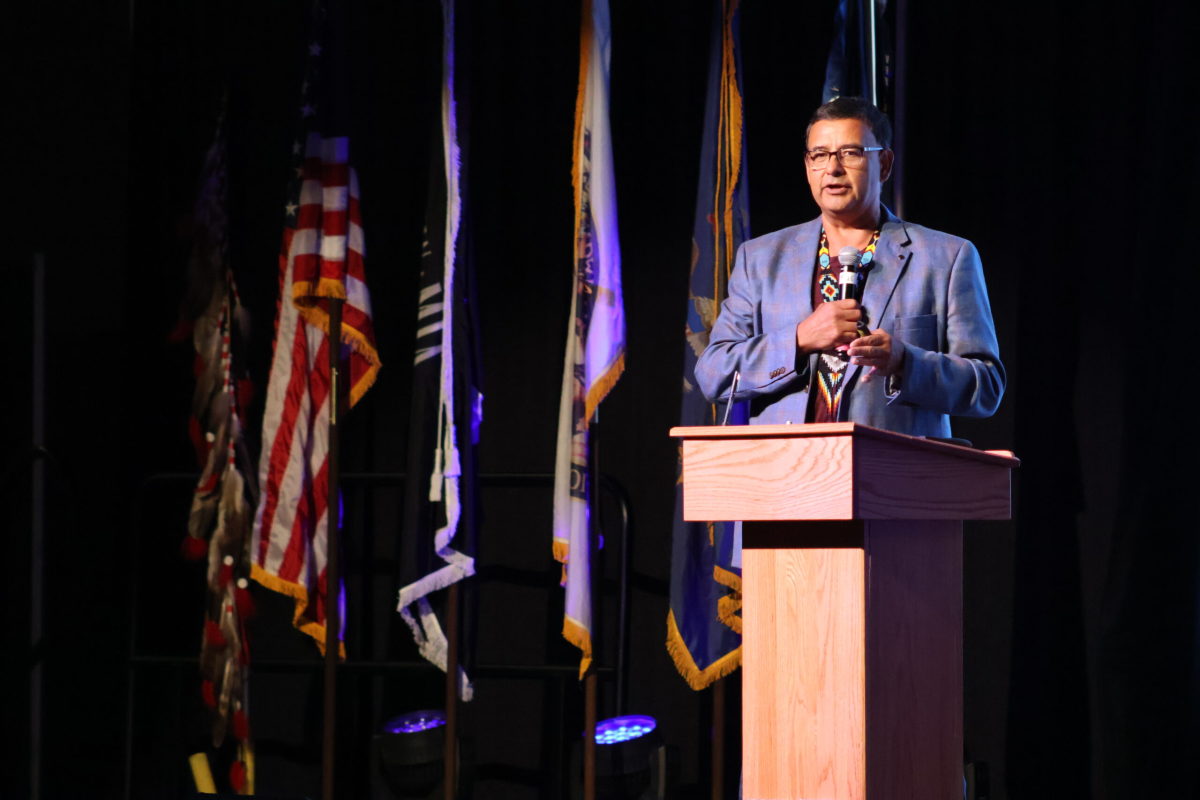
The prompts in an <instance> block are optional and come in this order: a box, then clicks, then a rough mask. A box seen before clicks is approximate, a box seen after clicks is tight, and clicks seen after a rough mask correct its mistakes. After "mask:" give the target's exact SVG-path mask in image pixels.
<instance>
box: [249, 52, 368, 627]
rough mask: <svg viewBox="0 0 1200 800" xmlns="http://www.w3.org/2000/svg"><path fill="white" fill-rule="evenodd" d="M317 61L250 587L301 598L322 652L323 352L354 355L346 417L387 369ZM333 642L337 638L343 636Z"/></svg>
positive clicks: (289, 242) (303, 617) (290, 207)
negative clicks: (328, 129) (335, 325)
mask: <svg viewBox="0 0 1200 800" xmlns="http://www.w3.org/2000/svg"><path fill="white" fill-rule="evenodd" d="M321 60H322V46H321V44H320V43H319V41H314V42H313V43H312V44H310V45H309V47H308V60H307V69H306V71H305V72H306V75H305V79H304V84H303V87H302V92H301V94H302V99H301V105H300V120H301V122H300V134H299V136H298V137H297V138H296V141H295V142H294V144H293V146H292V154H293V157H294V160H295V163H294V175H293V177H292V181H291V185H290V187H289V191H288V201H287V206H286V215H285V224H284V232H283V246H282V251H281V252H280V255H279V290H280V297H279V303H278V308H277V314H276V322H275V326H276V327H275V348H274V355H273V356H272V359H271V373H270V378H269V383H268V385H267V405H266V411H265V413H264V415H263V438H262V443H263V444H262V454H261V456H260V458H259V486H260V487H261V496H260V499H259V504H258V510H257V512H256V514H255V519H254V535H253V541H252V542H251V560H252V565H251V576H252V577H253V578H254V580H256V581H258V582H259V583H261V584H262V585H263V586H266V587H267V588H269V589H273V590H274V591H277V592H281V593H283V594H286V595H289V596H291V597H293V598H294V599H295V601H296V605H295V611H294V615H293V621H294V623H295V625H296V627H298V628H299V629H300V630H302V631H304V632H305V633H307V634H308V635H310V636H312V637H313V638H315V639H316V640H317V643H318V645H319V646H320V647H321V648H322V650H323V649H324V642H325V618H326V608H327V603H328V602H329V600H328V595H329V587H328V586H327V585H326V582H325V554H326V538H327V536H328V533H329V524H330V513H329V505H330V503H331V499H330V497H329V490H328V480H327V473H326V465H327V457H328V451H329V448H328V444H329V443H328V430H329V415H330V410H331V403H332V402H333V401H334V398H333V397H331V396H330V395H331V392H330V379H329V378H330V376H329V355H328V349H327V348H329V347H331V346H340V347H342V348H344V349H348V350H349V365H348V369H347V370H345V371H344V372H342V374H346V373H348V375H349V379H348V380H347V381H346V385H345V386H341V385H339V386H338V387H337V388H338V392H339V394H341V393H342V392H343V391H344V392H345V393H346V394H348V399H349V405H350V406H353V405H354V404H355V403H356V402H357V401H358V399H359V398H360V397H362V395H363V394H364V393H365V392H366V391H367V389H368V388H370V386H371V384H372V383H373V382H374V381H375V375H376V373H377V372H378V370H379V366H380V364H379V356H378V354H377V352H376V349H375V334H374V329H373V326H372V323H371V298H370V294H369V293H368V291H367V284H366V280H365V274H364V271H363V252H364V247H363V230H362V221H361V216H360V210H359V191H358V178H357V176H356V174H355V171H354V168H353V167H352V166H351V165H350V143H349V139H348V138H346V137H345V136H329V135H326V134H325V132H324V130H323V124H324V123H325V120H324V119H323V117H322V114H321V108H320V106H319V105H318V96H319V93H318V91H317V90H318V88H319V87H320V85H321V78H322V74H321ZM331 298H340V299H342V300H344V301H345V302H344V305H343V311H342V327H341V331H340V334H339V336H338V338H337V339H335V340H333V341H331V338H330V336H329V311H328V303H329V301H330V299H331ZM334 522H335V524H336V522H337V520H336V518H335V521H334ZM338 601H339V602H341V601H342V596H341V591H340V587H338ZM340 619H345V616H344V615H341V616H340ZM337 633H338V634H339V637H340V635H341V631H338V632H337Z"/></svg>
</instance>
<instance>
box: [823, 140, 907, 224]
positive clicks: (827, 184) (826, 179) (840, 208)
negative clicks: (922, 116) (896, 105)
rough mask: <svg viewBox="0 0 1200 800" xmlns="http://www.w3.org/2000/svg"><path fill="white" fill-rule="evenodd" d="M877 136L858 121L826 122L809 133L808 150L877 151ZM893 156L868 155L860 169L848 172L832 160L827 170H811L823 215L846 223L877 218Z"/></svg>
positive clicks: (837, 160) (883, 153) (839, 161)
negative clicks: (843, 148)
mask: <svg viewBox="0 0 1200 800" xmlns="http://www.w3.org/2000/svg"><path fill="white" fill-rule="evenodd" d="M878 145H879V143H878V142H877V141H875V135H874V134H872V133H871V129H870V128H869V127H868V126H867V125H866V124H865V123H863V122H862V121H860V120H857V119H823V120H818V121H817V122H815V123H813V126H812V129H811V130H809V132H808V146H807V149H808V150H827V151H829V152H835V151H837V150H838V149H839V148H842V147H877V146H878ZM892 158H893V156H892V152H891V151H890V150H883V151H878V152H873V153H867V154H866V157H865V158H864V160H863V163H862V164H861V165H859V166H858V167H857V168H847V167H846V166H845V165H844V164H842V162H841V159H840V158H834V157H831V158H830V159H829V161H828V162H827V164H826V166H825V168H824V169H819V170H814V169H811V168H809V167H808V162H807V160H806V161H805V169H806V171H807V172H808V187H809V189H811V190H812V196H813V200H816V201H817V205H818V206H820V208H821V212H822V214H824V215H826V216H829V217H832V218H834V219H837V220H840V221H842V222H845V223H854V222H856V221H858V220H860V219H861V218H863V217H873V216H874V215H875V214H876V213H877V212H878V211H879V193H880V190H881V188H882V186H883V182H884V181H885V180H887V177H888V174H889V173H890V172H891V169H892Z"/></svg>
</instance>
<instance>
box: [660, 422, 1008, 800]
mask: <svg viewBox="0 0 1200 800" xmlns="http://www.w3.org/2000/svg"><path fill="white" fill-rule="evenodd" d="M671 435H672V436H675V437H678V438H680V439H681V440H682V446H683V486H684V488H683V507H684V511H683V516H684V519H686V520H695V521H707V520H713V521H716V520H743V521H744V525H743V539H742V546H743V550H742V645H743V655H742V669H743V676H742V707H743V711H742V739H743V770H742V782H743V783H742V788H743V796H744V797H745V798H746V800H765V799H766V798H770V800H785V799H786V800H863V799H864V798H866V799H868V800H905V799H907V798H914V799H915V800H957V798H961V797H962V792H963V788H962V787H963V771H962V767H963V742H962V520H964V519H1008V518H1009V517H1010V492H1009V471H1010V470H1011V469H1012V468H1013V467H1015V466H1017V464H1018V463H1019V462H1018V461H1017V459H1016V458H1014V457H1013V455H1012V453H1009V452H1007V451H980V450H973V449H971V448H969V447H960V446H958V445H953V444H944V443H940V442H935V441H930V440H927V439H922V438H919V437H915V436H906V435H904V434H897V433H891V432H889V431H883V430H879V429H877V428H870V427H867V426H864V425H858V424H855V423H832V424H818V425H739V426H733V427H689V428H674V429H672V430H671Z"/></svg>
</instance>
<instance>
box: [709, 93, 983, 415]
mask: <svg viewBox="0 0 1200 800" xmlns="http://www.w3.org/2000/svg"><path fill="white" fill-rule="evenodd" d="M891 138H892V132H891V124H890V123H889V122H888V119H887V117H885V116H884V115H883V114H882V113H881V112H880V111H879V109H877V108H875V106H873V105H871V104H870V103H868V102H867V101H865V100H862V99H859V98H853V97H842V98H838V99H836V100H832V101H830V102H828V103H826V104H825V105H823V106H821V107H820V108H818V109H817V111H816V113H815V114H814V115H813V117H812V120H811V121H810V122H809V126H808V132H807V143H806V149H805V153H804V160H805V163H806V165H807V167H808V185H809V188H810V189H811V190H812V196H813V199H814V200H815V201H816V203H817V206H818V207H820V209H821V216H820V217H818V218H817V219H815V220H812V221H811V222H806V223H804V224H802V225H796V226H793V227H790V228H785V229H783V230H781V231H776V232H774V233H770V234H767V235H766V236H760V237H758V238H756V239H751V240H750V241H747V242H746V243H745V244H743V245H742V246H741V248H739V250H738V253H737V259H736V261H735V264H734V269H733V274H732V275H731V276H730V279H729V295H728V297H727V298H726V299H725V302H724V303H723V304H722V306H721V313H720V315H719V316H718V317H717V321H716V323H715V324H714V325H713V329H712V333H711V335H710V338H709V345H708V348H707V349H706V350H705V351H704V353H703V354H702V355H701V356H700V359H699V361H698V362H697V364H696V378H697V380H698V382H699V384H700V388H701V390H702V391H703V392H704V394H705V396H706V397H708V399H709V400H710V401H714V402H716V401H724V400H728V399H729V398H730V396H731V394H732V395H733V397H734V399H736V400H747V399H748V400H750V404H751V411H750V421H751V422H752V423H786V422H793V423H801V422H860V423H864V424H866V425H873V426H875V427H878V428H885V429H888V430H893V431H899V432H901V433H911V434H916V435H922V436H936V437H949V436H950V419H949V418H950V415H958V416H972V417H986V416H990V415H991V414H993V413H994V412H995V410H996V407H997V406H998V405H999V404H1000V398H1001V397H1002V396H1003V394H1004V382H1005V375H1004V365H1003V364H1001V363H1000V356H999V348H998V346H997V344H996V331H995V327H994V326H993V324H992V311H991V307H990V306H989V304H988V296H987V288H986V286H985V285H984V280H983V268H982V266H981V264H980V262H979V254H978V252H977V251H976V250H975V246H974V245H972V244H971V243H970V242H968V241H967V240H965V239H960V238H958V237H956V236H951V235H949V234H945V233H941V232H939V231H934V230H930V229H929V228H924V227H921V226H920V225H914V224H913V223H911V222H905V221H903V220H901V219H898V218H897V217H896V216H895V215H894V214H892V213H891V211H889V210H888V209H887V208H885V207H883V206H882V205H881V203H880V193H881V191H882V188H883V182H884V181H886V180H887V179H888V176H889V175H890V174H891V170H892V161H893V159H894V154H893V153H892V151H891V149H890V147H891ZM843 264H845V266H843ZM843 298H844V299H843ZM855 298H857V299H855ZM735 374H736V375H737V376H738V380H737V382H736V387H735V385H734V375H735Z"/></svg>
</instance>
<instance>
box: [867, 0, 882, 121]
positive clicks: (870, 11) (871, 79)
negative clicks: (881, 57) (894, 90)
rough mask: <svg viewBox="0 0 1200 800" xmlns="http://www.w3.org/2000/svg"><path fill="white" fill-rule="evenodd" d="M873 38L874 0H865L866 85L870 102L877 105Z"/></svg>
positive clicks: (877, 93)
mask: <svg viewBox="0 0 1200 800" xmlns="http://www.w3.org/2000/svg"><path fill="white" fill-rule="evenodd" d="M875 48H876V39H875V0H867V55H868V58H867V61H868V63H869V65H870V75H869V76H868V78H867V85H868V86H870V87H871V104H872V105H874V106H876V107H878V106H879V87H878V80H879V67H878V64H877V61H876V52H875Z"/></svg>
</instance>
